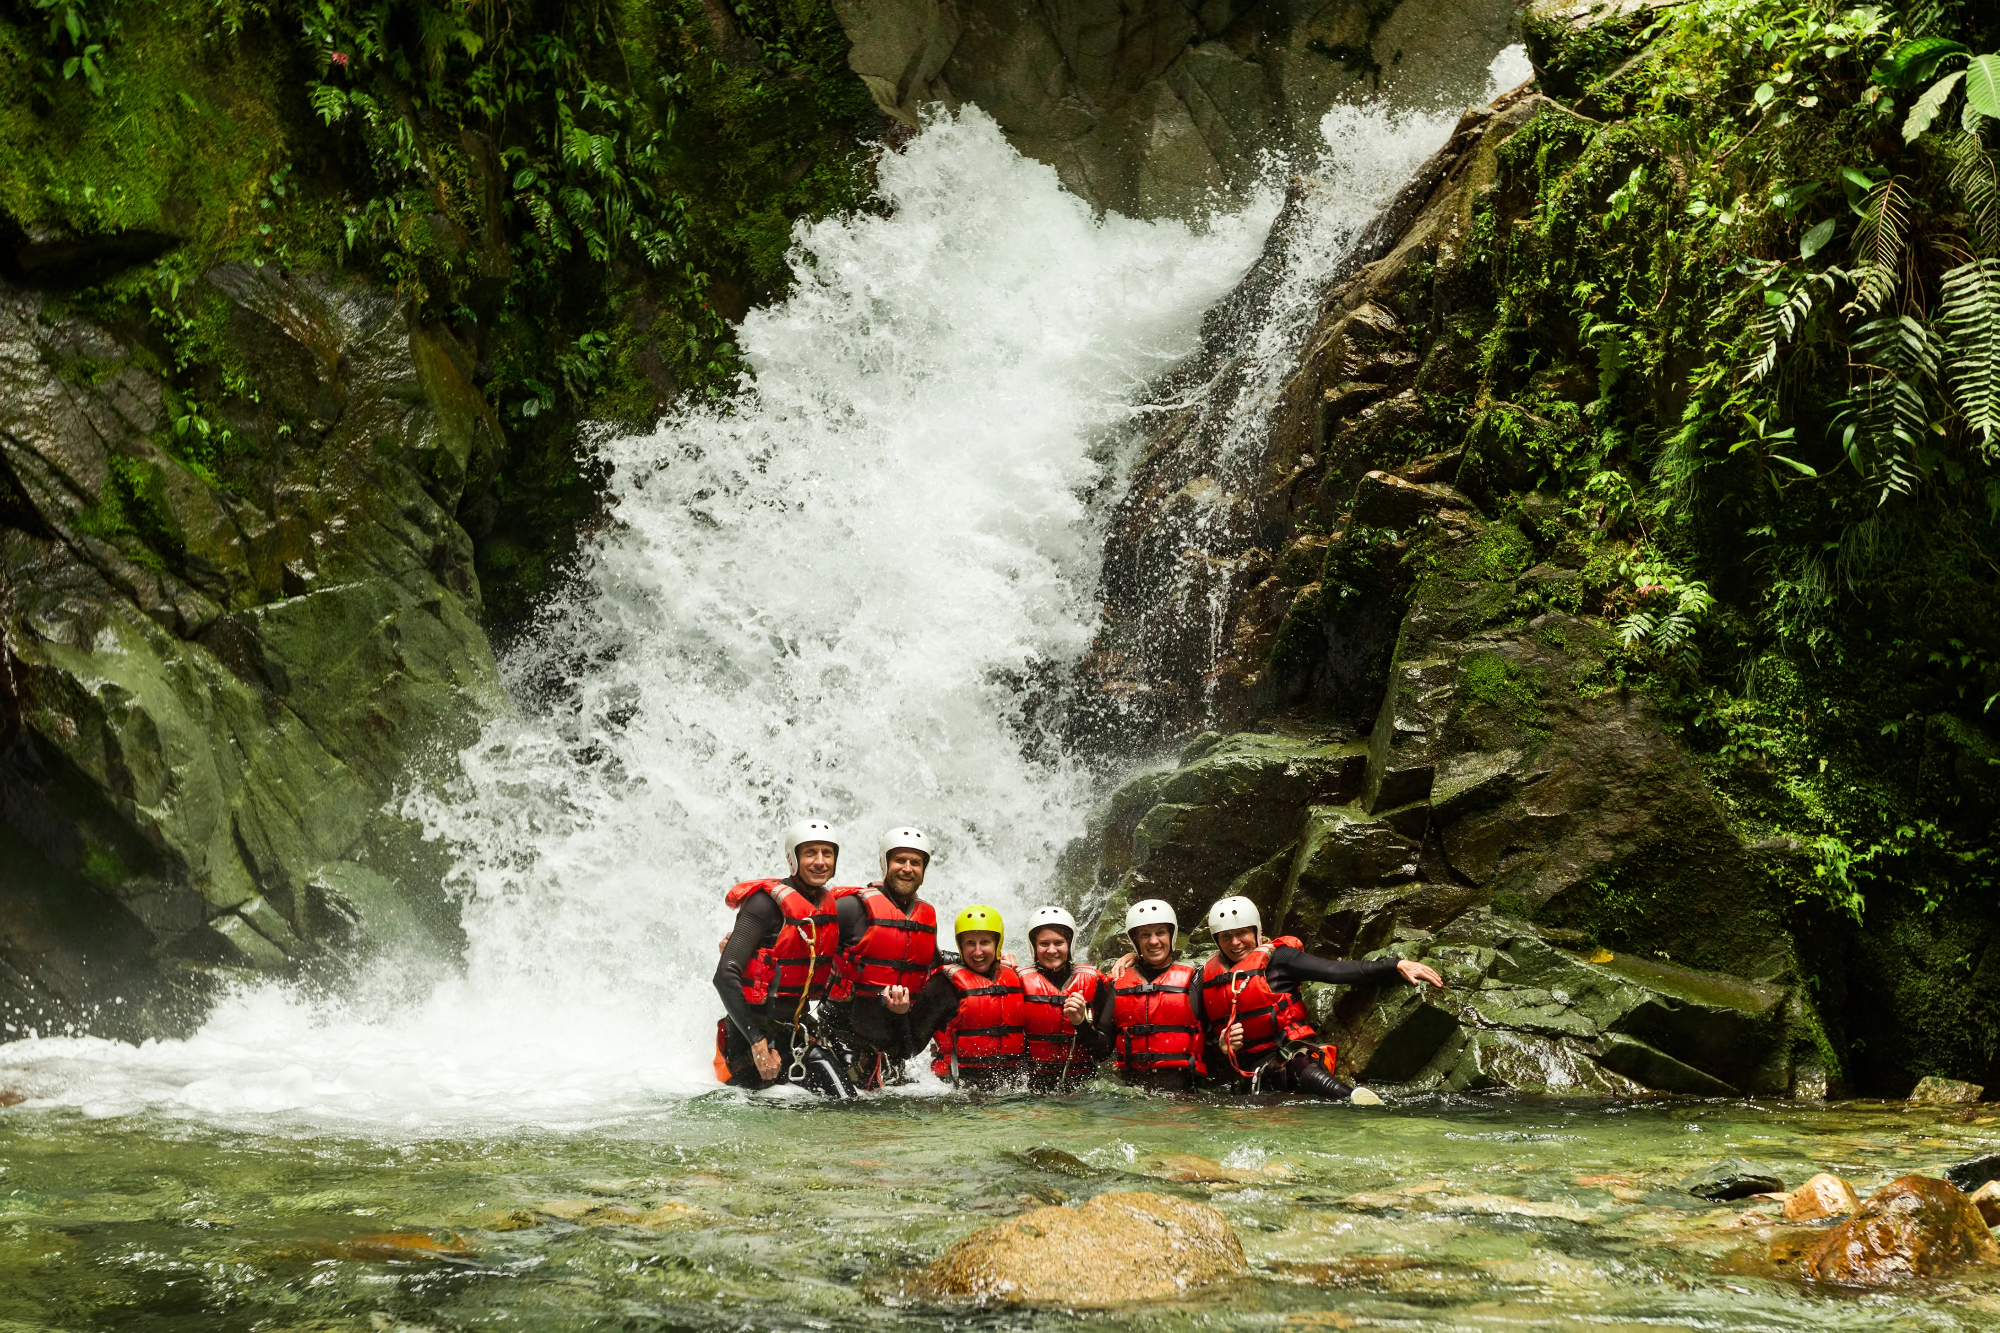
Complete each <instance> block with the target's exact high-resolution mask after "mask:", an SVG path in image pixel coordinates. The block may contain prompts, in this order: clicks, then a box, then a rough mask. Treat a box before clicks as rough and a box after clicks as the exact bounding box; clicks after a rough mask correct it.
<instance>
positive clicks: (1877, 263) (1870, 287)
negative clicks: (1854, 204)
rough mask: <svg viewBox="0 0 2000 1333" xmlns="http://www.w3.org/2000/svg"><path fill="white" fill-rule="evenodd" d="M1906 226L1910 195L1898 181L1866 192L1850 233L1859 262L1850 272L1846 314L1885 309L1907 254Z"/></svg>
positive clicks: (1895, 177)
mask: <svg viewBox="0 0 2000 1333" xmlns="http://www.w3.org/2000/svg"><path fill="white" fill-rule="evenodd" d="M1909 222H1910V193H1909V190H1908V188H1907V187H1905V186H1904V184H1903V183H1902V179H1901V178H1900V177H1897V176H1891V177H1889V179H1887V180H1885V181H1883V182H1882V183H1881V184H1879V185H1877V186H1876V187H1875V188H1874V189H1873V190H1871V191H1869V194H1868V203H1867V206H1866V207H1864V208H1863V209H1862V211H1861V222H1860V224H1859V225H1858V226H1856V227H1855V229H1854V249H1855V251H1856V252H1857V253H1858V254H1859V255H1860V256H1861V261H1862V262H1861V263H1860V265H1859V266H1857V267H1856V268H1855V270H1854V274H1853V277H1854V288H1855V291H1854V299H1853V300H1852V301H1850V302H1848V304H1847V305H1846V307H1845V312H1846V313H1848V314H1858V315H1875V314H1880V313H1881V312H1882V311H1883V310H1884V309H1886V308H1887V307H1888V304H1889V301H1890V299H1891V298H1892V297H1894V296H1895V294H1896V287H1897V286H1898V284H1899V283H1900V281H1901V272H1902V269H1903V266H1904V263H1905V261H1906V256H1907V254H1908V248H1909V247H1908V245H1907V232H1908V229H1909Z"/></svg>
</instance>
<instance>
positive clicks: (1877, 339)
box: [1835, 315, 1942, 502]
mask: <svg viewBox="0 0 2000 1333" xmlns="http://www.w3.org/2000/svg"><path fill="white" fill-rule="evenodd" d="M1854 352H1855V354H1856V357H1857V360H1856V363H1855V368H1856V369H1857V370H1859V371H1860V372H1862V380H1861V383H1860V385H1859V387H1858V390H1857V391H1856V392H1855V393H1854V395H1853V396H1851V397H1849V398H1847V399H1846V400H1844V401H1842V402H1841V403H1839V404H1837V405H1836V406H1837V413H1836V416H1835V423H1836V424H1843V425H1844V428H1843V430H1842V435H1841V443H1842V446H1843V447H1844V448H1845V449H1846V451H1847V458H1848V461H1849V462H1850V463H1852V464H1853V465H1854V469H1855V471H1857V472H1859V473H1861V474H1862V475H1863V476H1865V477H1876V478H1879V479H1880V480H1881V482H1882V493H1881V496H1880V500H1881V501H1882V502H1886V501H1887V500H1888V498H1889V497H1890V496H1891V495H1908V494H1910V493H1911V492H1912V491H1914V490H1915V489H1916V488H1917V484H1918V483H1919V482H1920V481H1922V480H1923V477H1924V473H1925V466H1924V463H1923V449H1924V445H1925V443H1926V441H1927V440H1928V438H1929V436H1930V435H1932V434H1933V433H1935V430H1936V429H1937V428H1936V427H1935V426H1934V424H1933V417H1932V412H1931V397H1930V393H1929V387H1930V386H1931V385H1934V384H1935V383H1936V382H1937V377H1938V367H1939V362H1940V359H1941V355H1942V352H1941V349H1940V347H1939V345H1938V338H1937V335H1936V334H1935V333H1933V332H1932V331H1931V330H1930V329H1929V328H1928V327H1927V326H1926V325H1925V324H1924V323H1923V322H1922V321H1921V320H1918V319H1915V318H1913V317H1912V316H1909V315H1890V316H1885V317H1884V318H1881V319H1877V320H1872V321H1870V322H1869V323H1867V324H1864V325H1863V326H1862V327H1861V328H1860V329H1859V330H1858V331H1857V332H1856V334H1855V337H1854Z"/></svg>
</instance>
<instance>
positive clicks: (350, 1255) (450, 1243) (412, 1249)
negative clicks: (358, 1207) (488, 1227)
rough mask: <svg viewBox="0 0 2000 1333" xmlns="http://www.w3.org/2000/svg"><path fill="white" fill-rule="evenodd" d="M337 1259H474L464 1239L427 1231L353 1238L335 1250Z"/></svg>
mask: <svg viewBox="0 0 2000 1333" xmlns="http://www.w3.org/2000/svg"><path fill="white" fill-rule="evenodd" d="M333 1254H334V1257H336V1258H339V1259H357V1260H361V1261H363V1262H369V1261H384V1260H391V1259H470V1258H471V1257H472V1247H471V1246H469V1245H467V1244H466V1243H465V1240H464V1238H463V1237H460V1236H450V1235H448V1236H445V1237H444V1238H443V1239H442V1240H440V1239H439V1238H438V1237H436V1236H433V1235H431V1234H430V1233H429V1232H425V1231H378V1232H371V1233H369V1234H367V1235H361V1236H349V1237H348V1238H347V1239H346V1240H344V1241H341V1242H340V1243H339V1244H337V1245H335V1246H334V1247H333Z"/></svg>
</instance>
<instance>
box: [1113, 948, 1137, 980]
mask: <svg viewBox="0 0 2000 1333" xmlns="http://www.w3.org/2000/svg"><path fill="white" fill-rule="evenodd" d="M1138 961H1139V955H1138V954H1136V953H1128V954H1125V955H1123V956H1121V957H1120V958H1119V959H1118V961H1117V962H1115V963H1113V964H1112V965H1111V970H1110V971H1109V972H1107V973H1106V974H1105V975H1106V976H1108V977H1110V978H1111V979H1112V980H1113V981H1117V980H1118V978H1120V977H1122V976H1124V975H1125V974H1126V973H1127V972H1128V971H1130V970H1131V968H1132V965H1133V964H1134V963H1136V962H1138Z"/></svg>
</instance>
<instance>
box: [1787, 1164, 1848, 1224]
mask: <svg viewBox="0 0 2000 1333" xmlns="http://www.w3.org/2000/svg"><path fill="white" fill-rule="evenodd" d="M1860 1207H1861V1200H1860V1198H1859V1197H1858V1196H1857V1195H1856V1194H1855V1193H1854V1186H1852V1185H1850V1184H1848V1183H1847V1182H1846V1181H1844V1180H1842V1179H1841V1178H1840V1177H1839V1176H1836V1175H1831V1174H1829V1173H1827V1172H1825V1171H1822V1172H1820V1173H1819V1174H1818V1175H1816V1176H1814V1177H1813V1178H1812V1179H1811V1180H1808V1181H1807V1182H1806V1183H1805V1184H1803V1185H1801V1186H1799V1187H1798V1188H1797V1189H1795V1190H1793V1191H1792V1192H1791V1193H1790V1194H1789V1195H1787V1196H1786V1198H1785V1220H1786V1221H1787V1222H1819V1221H1824V1220H1825V1219H1827V1218H1830V1217H1848V1216H1851V1215H1852V1214H1853V1213H1855V1212H1857V1211H1859V1209H1860Z"/></svg>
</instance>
